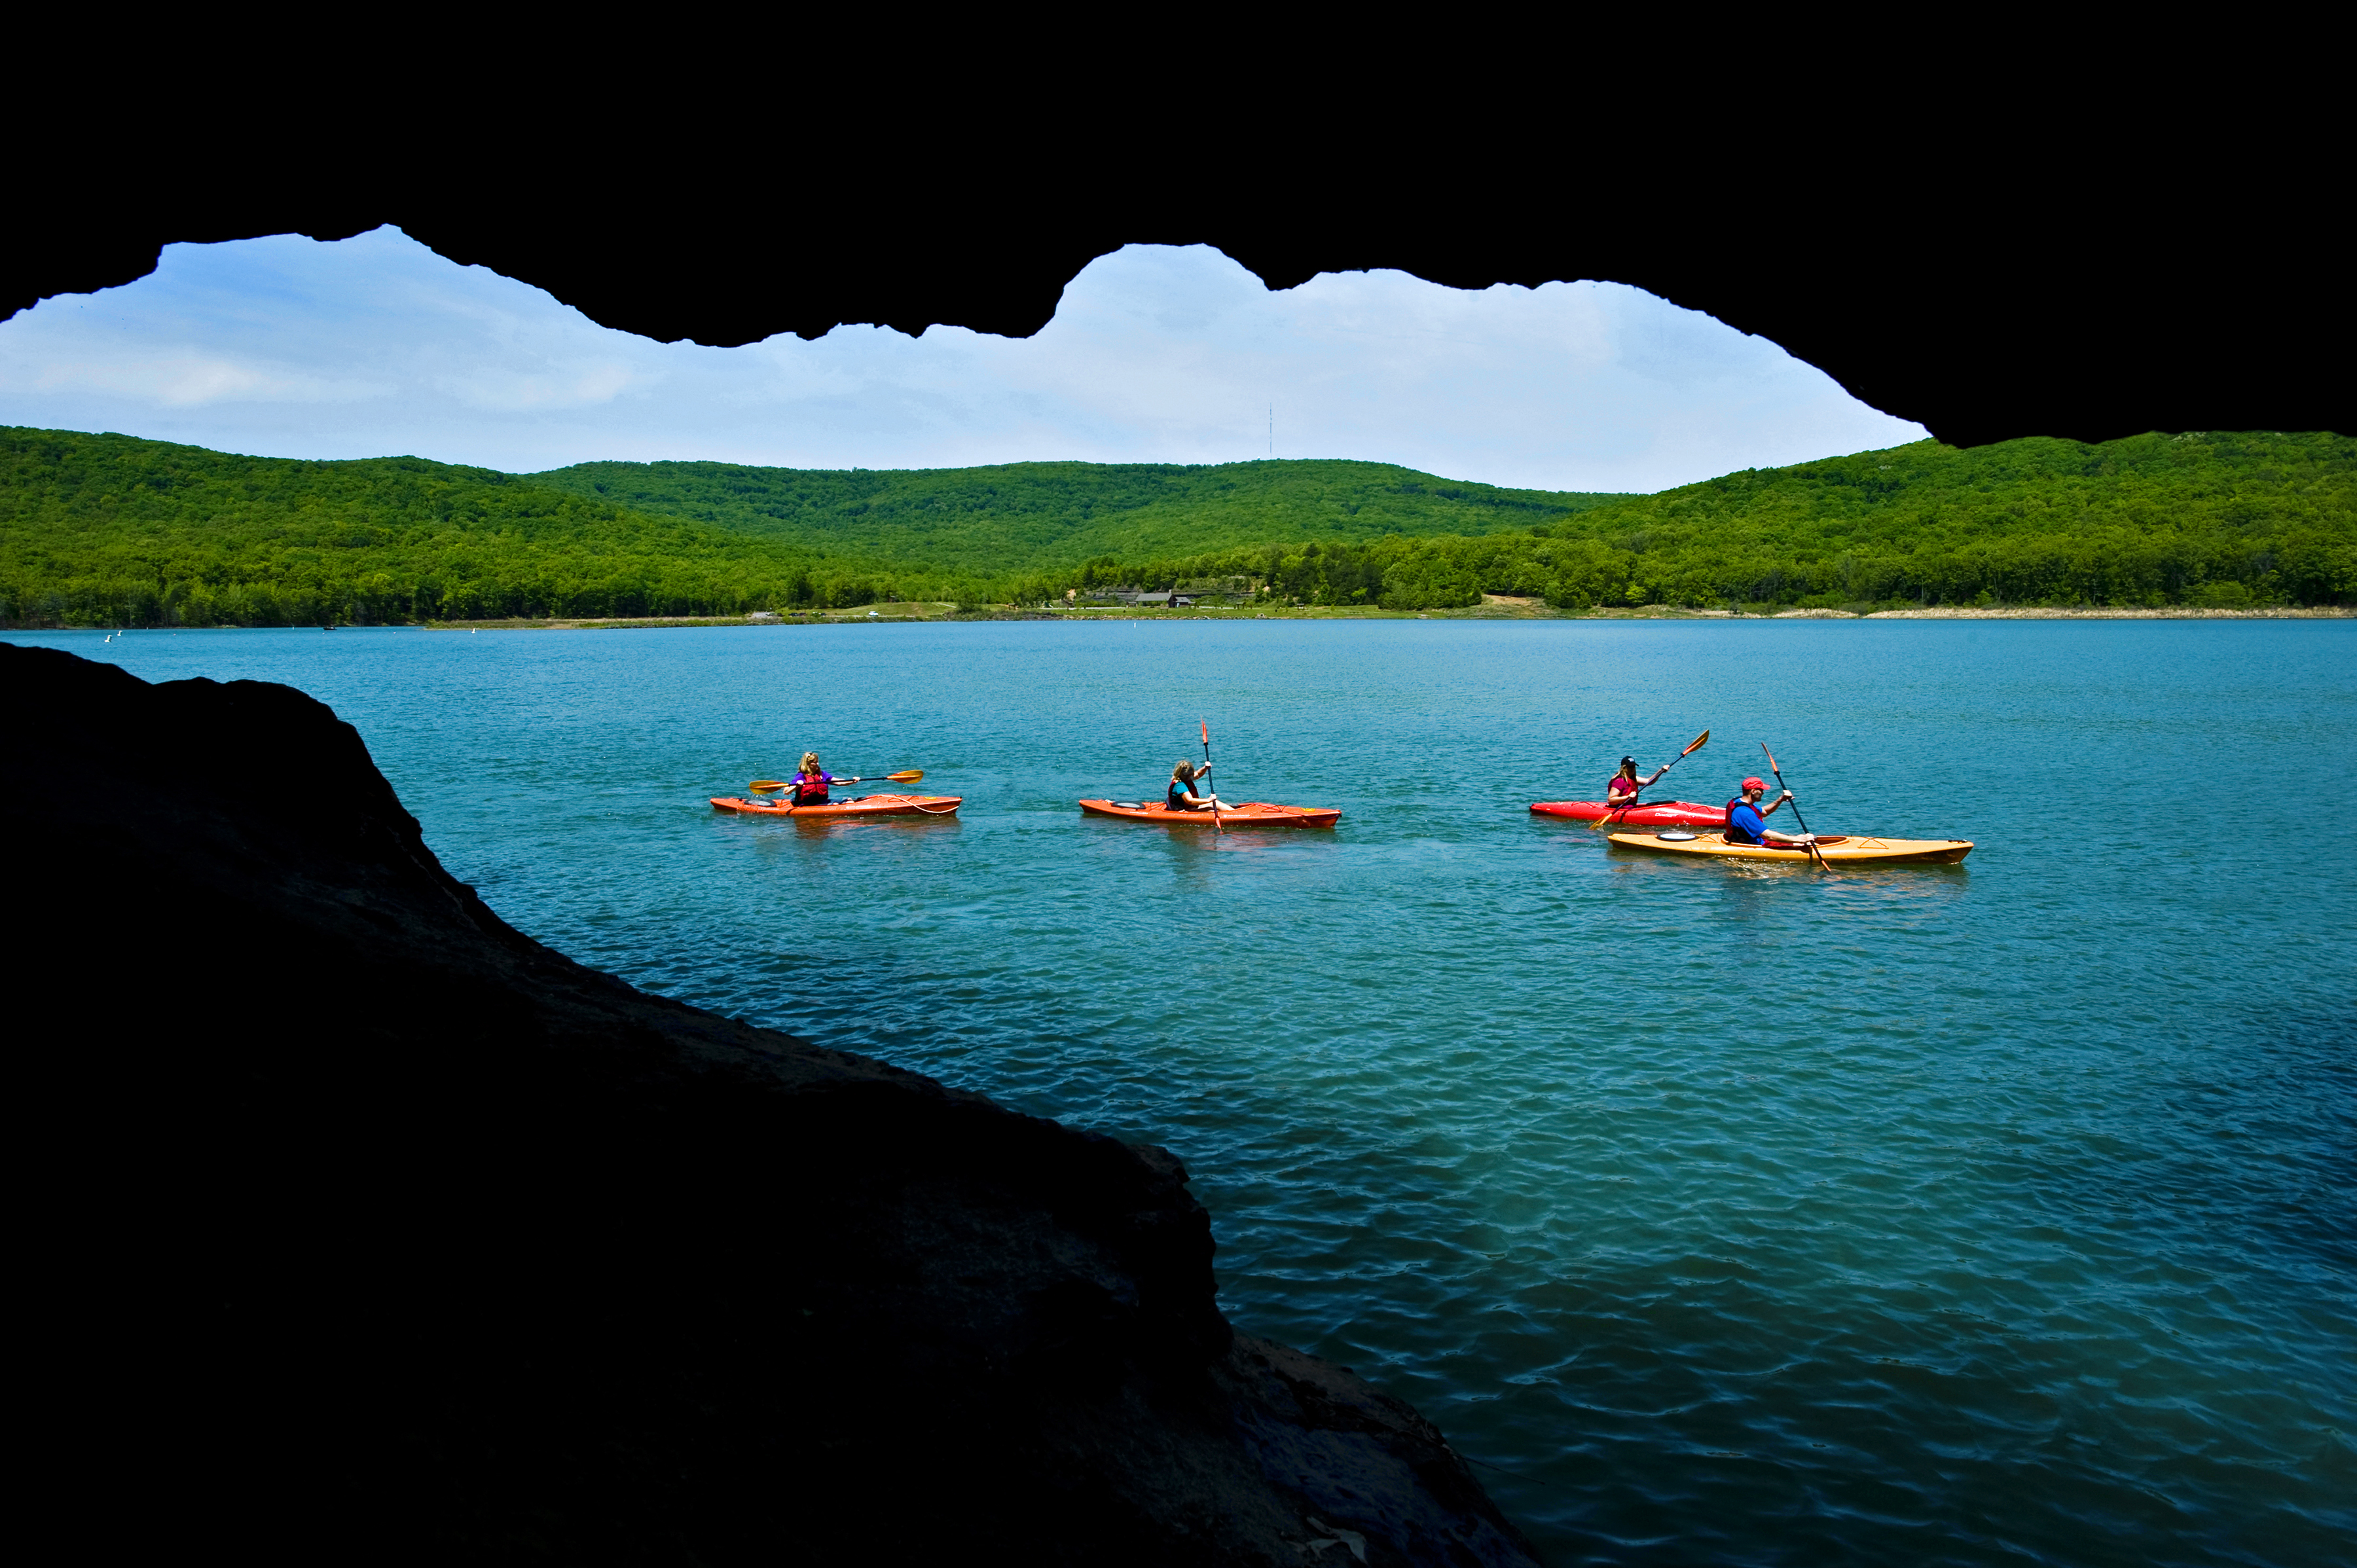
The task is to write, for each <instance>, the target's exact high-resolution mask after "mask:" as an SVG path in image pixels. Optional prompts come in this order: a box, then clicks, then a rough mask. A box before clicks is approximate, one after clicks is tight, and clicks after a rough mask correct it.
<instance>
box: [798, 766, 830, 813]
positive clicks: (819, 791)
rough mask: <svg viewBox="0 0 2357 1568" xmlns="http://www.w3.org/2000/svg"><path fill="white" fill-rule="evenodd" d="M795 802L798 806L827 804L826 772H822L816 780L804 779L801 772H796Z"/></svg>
mask: <svg viewBox="0 0 2357 1568" xmlns="http://www.w3.org/2000/svg"><path fill="white" fill-rule="evenodd" d="M794 804H795V805H797V806H823V805H825V804H826V776H825V775H824V774H821V775H820V776H819V777H818V778H817V779H815V780H812V779H804V778H803V776H802V775H801V774H799V773H797V774H795V775H794Z"/></svg>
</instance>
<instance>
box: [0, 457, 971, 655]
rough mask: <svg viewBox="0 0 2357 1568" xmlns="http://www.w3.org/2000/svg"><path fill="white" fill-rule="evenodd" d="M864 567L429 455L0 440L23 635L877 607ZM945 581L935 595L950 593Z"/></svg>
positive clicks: (1, 529)
mask: <svg viewBox="0 0 2357 1568" xmlns="http://www.w3.org/2000/svg"><path fill="white" fill-rule="evenodd" d="M862 567H863V564H862V563H858V562H851V561H843V560H836V559H833V558H829V557H825V556H823V555H821V554H820V553H818V552H815V551H813V550H811V549H809V548H807V547H797V546H793V545H791V544H787V543H784V542H780V541H775V540H760V539H753V538H748V537H747V536H745V535H743V534H740V533H733V532H729V531H727V530H725V529H718V528H714V527H711V526H710V525H708V524H704V523H698V522H693V521H687V520H685V519H683V518H677V517H652V516H649V515H647V514H645V513H643V512H636V511H632V510H630V509H628V508H625V507H619V506H617V505H615V504H613V503H612V502H610V501H601V500H595V499H586V498H584V497H581V496H576V495H572V494H568V493H566V492H565V491H563V490H556V489H549V488H548V487H546V486H543V485H535V484H532V483H530V482H529V481H526V480H522V479H519V478H514V477H513V476H511V475H508V474H500V473H495V472H493V471H491V470H490V469H486V468H467V467H453V466H450V465H448V464H443V463H429V462H426V461H424V460H423V459H420V458H416V457H378V458H368V459H363V460H360V461H354V462H333V463H317V462H303V461H297V460H291V459H286V458H278V457H242V456H231V455H228V454H225V453H220V452H211V451H207V450H206V449H205V448H203V447H200V446H174V445H171V444H169V443H167V442H161V441H141V440H137V439H135V438H133V437H131V436H125V435H80V434H77V433H74V432H71V431H57V430H23V429H0V621H6V622H9V623H12V624H17V625H27V624H30V625H45V624H52V623H57V622H63V623H65V624H68V625H74V624H82V625H89V624H108V625H112V624H129V625H155V624H178V625H188V626H212V625H221V624H228V625H248V626H274V625H286V624H305V623H310V624H316V623H317V622H320V621H325V620H339V621H345V620H379V621H406V620H420V619H426V618H437V617H447V618H469V617H478V616H507V615H534V614H540V615H545V614H570V615H676V614H705V613H715V612H718V613H733V612H736V611H737V610H740V609H743V608H747V607H753V606H759V605H763V604H767V603H770V601H772V600H775V601H777V602H780V603H785V602H788V601H790V600H794V599H797V598H799V599H800V600H801V601H802V602H810V601H811V600H812V599H813V598H816V599H818V600H820V601H821V602H824V601H825V600H826V599H827V598H828V596H829V595H830V594H833V595H834V596H835V597H836V599H837V600H838V601H839V602H842V603H845V604H849V603H862V604H864V603H866V602H868V601H869V600H870V599H872V598H874V597H875V596H876V595H877V587H878V585H877V584H876V583H875V581H874V580H873V578H872V577H871V576H870V575H866V574H865V573H864V572H863V570H862ZM920 576H923V575H922V574H920ZM931 576H932V580H929V581H927V582H926V583H924V584H923V585H924V586H931V585H933V583H934V581H939V582H941V583H943V584H945V583H946V581H947V579H946V576H945V575H940V574H935V575H931Z"/></svg>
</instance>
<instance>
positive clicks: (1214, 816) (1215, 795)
mask: <svg viewBox="0 0 2357 1568" xmlns="http://www.w3.org/2000/svg"><path fill="white" fill-rule="evenodd" d="M1202 725H1203V771H1204V772H1206V773H1209V772H1210V771H1211V720H1209V719H1205V720H1203V721H1202ZM1211 831H1212V832H1215V833H1223V832H1227V831H1228V824H1227V823H1225V822H1222V821H1220V787H1219V786H1218V785H1217V784H1214V785H1212V786H1211Z"/></svg>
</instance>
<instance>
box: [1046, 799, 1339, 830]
mask: <svg viewBox="0 0 2357 1568" xmlns="http://www.w3.org/2000/svg"><path fill="white" fill-rule="evenodd" d="M1081 810H1082V811H1087V812H1089V813H1091V814H1092V815H1095V816H1100V817H1126V818H1127V819H1129V820H1130V821H1131V822H1162V823H1164V824H1166V825H1168V826H1170V827H1174V828H1208V827H1210V826H1211V812H1209V811H1172V810H1170V808H1169V807H1168V806H1165V805H1164V804H1163V803H1162V802H1161V801H1159V800H1083V801H1082V802H1081ZM1341 820H1342V813H1341V812H1340V811H1327V810H1325V809H1324V808H1323V807H1319V806H1272V805H1270V804H1269V803H1268V802H1267V801H1265V800H1246V801H1245V802H1244V803H1243V805H1241V806H1237V807H1234V808H1232V809H1231V808H1229V807H1226V806H1222V807H1221V808H1220V825H1221V826H1222V827H1229V828H1330V827H1332V826H1333V825H1334V824H1335V823H1336V822H1340V821H1341Z"/></svg>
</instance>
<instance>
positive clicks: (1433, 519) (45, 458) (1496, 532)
mask: <svg viewBox="0 0 2357 1568" xmlns="http://www.w3.org/2000/svg"><path fill="white" fill-rule="evenodd" d="M600 486H603V487H604V489H602V490H601V489H599V488H598V487H600ZM732 487H734V488H733V489H732ZM1197 584H1200V585H1206V586H1215V587H1219V588H1223V589H1225V590H1226V591H1228V592H1229V593H1231V594H1232V595H1235V596H1243V597H1250V598H1252V599H1254V600H1255V601H1266V600H1277V601H1291V602H1299V603H1306V604H1322V605H1382V606H1384V607H1390V608H1394V609H1417V608H1429V607H1449V606H1459V605H1466V604H1472V603H1477V602H1479V600H1480V596H1481V594H1482V593H1483V592H1485V591H1486V592H1489V593H1497V594H1514V595H1528V596H1544V598H1546V599H1547V600H1548V601H1549V602H1551V603H1553V604H1555V605H1557V606H1560V607H1568V608H1584V607H1590V606H1595V605H1634V604H1670V605H1689V606H1698V607H1699V606H1721V605H1752V606H1785V605H1802V606H1809V605H1822V606H1877V605H1895V604H1964V603H2006V604H2059V605H2155V606H2159V605H2213V606H2240V605H2266V604H2298V605H2316V604H2351V603H2357V441H2352V440H2351V439H2350V438H2348V437H2345V436H2340V435H2271V434H2266V433H2256V434H2243V435H2221V434H2215V433H2205V434H2193V435H2176V436H2168V435H2142V436H2136V437H2134V438H2131V439H2128V440H2125V441H2113V442H2107V443H2105V444H2104V445H2102V446H2083V445H2080V444H2079V443H2076V442H2070V441H2049V440H2029V441H2012V442H2007V443H2005V444H2003V445H2001V446H1986V447H1980V448H1975V449H1974V450H1970V451H1957V450H1955V449H1953V448H1950V447H1945V446H1939V445H1938V444H1936V443H1933V442H1928V441H1927V442H1921V443H1918V444H1916V445H1914V446H1900V447H1895V448H1893V449H1891V450H1889V451H1886V452H1870V453H1864V454H1860V455H1859V456H1851V457H1838V458H1831V459H1827V460H1825V461H1823V462H1817V463H1803V464H1799V465H1796V466H1795V467H1789V468H1776V469H1761V470H1755V471H1748V472H1745V473H1740V474H1730V475H1727V476H1726V477H1724V478H1717V479H1712V480H1708V481H1706V482H1705V483H1702V484H1698V485H1687V486H1684V487H1681V488H1680V489H1674V490H1665V491H1663V492H1662V493H1661V494H1659V495H1653V496H1631V497H1618V498H1601V497H1596V496H1587V495H1569V494H1553V493H1550V492H1545V491H1530V490H1501V489H1491V488H1490V487H1486V486H1478V485H1469V484H1456V483H1453V482H1450V481H1447V480H1442V479H1437V478H1433V477H1432V476H1430V475H1425V474H1417V473H1415V472H1413V471H1412V470H1408V469H1404V468H1394V467H1384V466H1383V465H1380V464H1370V463H1343V462H1330V463H1329V462H1302V463H1247V464H1234V465H1229V466H1226V467H1210V468H1180V467H1092V466H1089V465H1085V464H1018V465H1012V466H1009V467H998V468H967V469H942V470H934V471H930V472H918V473H899V474H893V473H885V474H866V473H861V472H858V471H856V470H854V471H852V472H850V473H811V472H805V471H799V470H790V469H761V468H741V467H728V466H726V465H719V464H658V465H653V466H651V467H650V466H640V465H632V464H591V465H586V466H584V467H577V468H569V469H563V470H559V471H558V472H557V473H556V474H554V475H542V476H525V477H517V476H513V475H508V474H500V473H494V472H491V471H490V470H488V469H482V468H468V467H453V466H450V465H447V464H440V463H429V462H425V461H423V460H422V459H419V458H414V457H382V458H371V459H365V460H361V461H355V462H336V463H319V462H306V461H296V460H291V459H284V458H268V457H241V456H230V455H226V454H223V453H219V452H210V451H206V450H204V449H203V448H201V447H194V446H173V445H170V444H167V443H164V442H156V441H141V440H136V439H134V438H132V437H129V436H123V435H77V434H74V433H71V432H65V431H43V430H11V429H0V624H8V625H32V626H48V625H59V624H64V625H102V624H131V625H187V626H208V625H223V624H231V625H254V626H268V625H286V624H306V623H309V624H317V623H318V622H320V621H323V620H338V621H354V620H362V621H408V620H422V619H429V618H447V619H462V618H483V617H503V616H519V615H533V616H630V615H709V614H733V613H738V612H741V611H743V610H747V609H752V608H776V609H786V608H791V607H801V606H811V605H828V606H835V607H844V606H853V605H861V604H866V603H869V602H872V601H873V600H876V599H878V598H892V597H908V598H936V599H960V600H968V601H983V600H987V601H990V602H999V603H1004V602H1009V601H1017V602H1025V603H1039V602H1042V601H1045V600H1048V599H1049V598H1051V597H1052V598H1060V597H1061V596H1063V595H1064V593H1065V591H1066V590H1067V589H1073V590H1076V591H1085V590H1091V589H1096V588H1102V587H1104V586H1106V585H1130V586H1135V587H1165V586H1170V585H1197Z"/></svg>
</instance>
